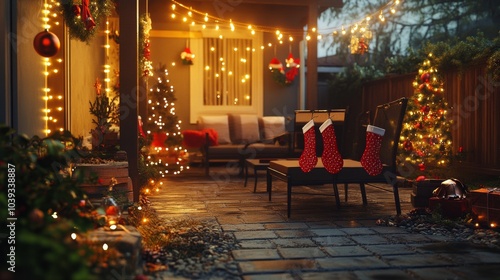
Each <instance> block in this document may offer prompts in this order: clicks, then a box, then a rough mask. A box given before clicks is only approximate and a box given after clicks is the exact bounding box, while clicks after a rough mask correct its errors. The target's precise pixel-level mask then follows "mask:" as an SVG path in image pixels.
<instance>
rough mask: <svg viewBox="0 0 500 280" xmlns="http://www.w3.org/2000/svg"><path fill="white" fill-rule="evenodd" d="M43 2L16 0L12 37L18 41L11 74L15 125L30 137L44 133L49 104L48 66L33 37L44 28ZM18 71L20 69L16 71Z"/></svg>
mask: <svg viewBox="0 0 500 280" xmlns="http://www.w3.org/2000/svg"><path fill="white" fill-rule="evenodd" d="M42 4H43V3H42V2H40V1H31V0H19V1H16V3H15V4H13V5H15V10H14V11H16V12H17V16H16V18H15V20H16V21H15V24H16V27H15V32H16V34H12V36H11V38H10V40H9V41H10V42H11V44H15V49H14V53H13V54H12V55H13V56H14V57H16V61H15V65H14V66H17V68H15V67H14V68H13V71H12V72H11V74H12V75H13V81H14V82H13V83H15V85H13V89H12V90H13V98H14V100H16V101H17V102H16V103H17V105H16V103H14V106H15V107H14V108H13V109H14V112H16V113H17V114H14V116H13V117H14V120H13V121H14V124H17V125H16V126H15V128H16V130H17V131H18V132H20V133H25V134H27V135H29V136H32V135H39V136H44V135H45V134H44V131H43V130H44V129H45V121H44V119H43V118H44V116H45V113H44V112H43V111H42V110H43V108H44V107H45V101H44V100H43V96H44V93H43V91H42V89H43V86H44V77H43V75H42V72H43V70H44V66H43V64H42V62H43V61H42V58H41V57H40V56H39V55H38V54H37V53H36V52H35V50H34V49H33V38H34V37H35V36H36V34H38V33H39V32H40V31H42V27H41V10H42ZM16 70H17V71H16Z"/></svg>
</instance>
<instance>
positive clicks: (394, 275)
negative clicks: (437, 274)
mask: <svg viewBox="0 0 500 280" xmlns="http://www.w3.org/2000/svg"><path fill="white" fill-rule="evenodd" d="M354 273H355V274H356V277H357V278H356V279H413V278H414V277H412V275H411V274H410V273H406V272H404V271H402V270H400V269H376V270H358V271H355V272H354ZM422 279H426V280H427V278H425V277H424V278H422ZM441 279H443V278H441Z"/></svg>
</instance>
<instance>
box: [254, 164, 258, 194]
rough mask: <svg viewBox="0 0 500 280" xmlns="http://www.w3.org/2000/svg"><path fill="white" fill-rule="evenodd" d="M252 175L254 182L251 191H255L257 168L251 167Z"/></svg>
mask: <svg viewBox="0 0 500 280" xmlns="http://www.w3.org/2000/svg"><path fill="white" fill-rule="evenodd" d="M253 176H254V183H253V192H256V191H257V168H255V167H254V168H253Z"/></svg>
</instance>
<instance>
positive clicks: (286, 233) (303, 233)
mask: <svg viewBox="0 0 500 280" xmlns="http://www.w3.org/2000/svg"><path fill="white" fill-rule="evenodd" d="M274 232H275V233H276V235H278V236H279V237H281V238H289V237H313V236H316V234H314V233H313V232H311V231H309V230H307V229H297V230H295V229H292V230H275V231H274Z"/></svg>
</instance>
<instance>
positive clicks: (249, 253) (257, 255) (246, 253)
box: [232, 249, 281, 260]
mask: <svg viewBox="0 0 500 280" xmlns="http://www.w3.org/2000/svg"><path fill="white" fill-rule="evenodd" d="M232 253H233V257H234V259H235V260H278V259H281V257H280V255H279V254H278V251H277V250H276V249H240V250H233V251H232Z"/></svg>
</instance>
